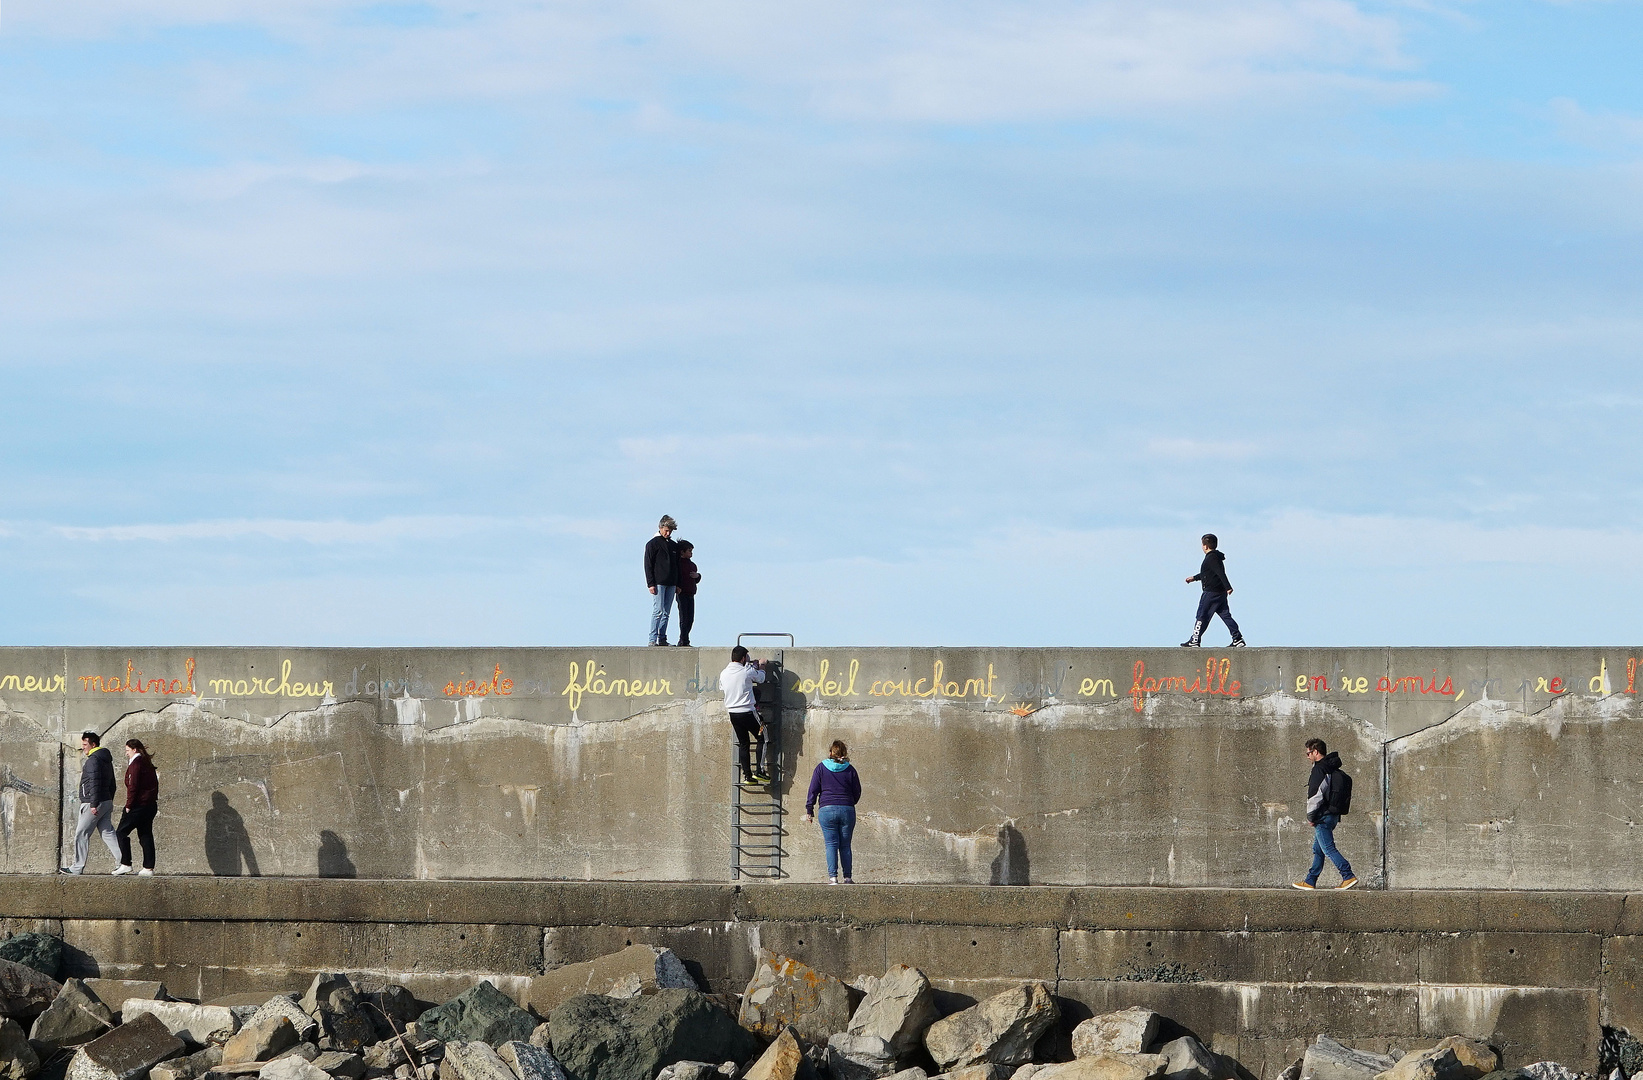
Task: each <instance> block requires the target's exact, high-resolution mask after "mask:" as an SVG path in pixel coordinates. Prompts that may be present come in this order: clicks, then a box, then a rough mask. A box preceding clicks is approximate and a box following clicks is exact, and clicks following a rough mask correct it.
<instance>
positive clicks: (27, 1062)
mask: <svg viewBox="0 0 1643 1080" xmlns="http://www.w3.org/2000/svg"><path fill="white" fill-rule="evenodd" d="M39 1070H40V1055H39V1054H36V1053H35V1052H34V1047H32V1046H30V1045H29V1037H28V1032H26V1031H24V1030H23V1025H21V1024H19V1023H18V1022H17V1021H15V1020H13V1019H12V1018H11V1017H9V1016H8V1017H6V1018H5V1019H0V1080H26V1078H27V1077H30V1076H33V1075H34V1074H35V1073H36V1072H38V1071H39Z"/></svg>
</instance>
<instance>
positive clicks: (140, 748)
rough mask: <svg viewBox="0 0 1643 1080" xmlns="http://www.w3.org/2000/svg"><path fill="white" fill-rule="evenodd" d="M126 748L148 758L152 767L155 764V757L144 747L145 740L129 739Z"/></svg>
mask: <svg viewBox="0 0 1643 1080" xmlns="http://www.w3.org/2000/svg"><path fill="white" fill-rule="evenodd" d="M126 746H127V747H129V748H130V749H132V750H135V751H137V753H139V754H141V755H143V757H145V758H147V759H148V763H149V764H150V765H152V764H154V755H153V754H151V753H149V750H148V747H146V746H144V745H143V740H141V739H127V740H126Z"/></svg>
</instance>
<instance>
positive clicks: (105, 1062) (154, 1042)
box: [67, 1016, 186, 1080]
mask: <svg viewBox="0 0 1643 1080" xmlns="http://www.w3.org/2000/svg"><path fill="white" fill-rule="evenodd" d="M185 1049H186V1047H184V1046H183V1041H182V1040H181V1039H179V1038H177V1036H175V1035H173V1034H171V1032H169V1031H167V1030H166V1029H165V1025H164V1024H162V1023H161V1022H160V1021H159V1018H158V1017H154V1016H139V1017H138V1018H137V1019H135V1020H133V1021H131V1022H130V1023H129V1024H121V1025H120V1026H119V1027H117V1028H115V1029H114V1030H113V1031H110V1032H109V1033H108V1034H106V1035H103V1036H101V1037H99V1038H96V1039H93V1040H91V1041H90V1042H88V1043H86V1044H85V1045H84V1046H82V1047H80V1049H78V1050H76V1051H75V1052H74V1057H73V1058H72V1059H71V1060H70V1061H69V1063H68V1074H67V1080H137V1078H139V1077H142V1076H144V1075H145V1074H147V1072H148V1071H149V1070H150V1069H152V1068H153V1067H154V1066H156V1065H158V1064H159V1063H160V1062H162V1061H166V1060H168V1059H170V1058H174V1057H178V1056H180V1055H181V1054H182V1053H183V1051H184V1050H185Z"/></svg>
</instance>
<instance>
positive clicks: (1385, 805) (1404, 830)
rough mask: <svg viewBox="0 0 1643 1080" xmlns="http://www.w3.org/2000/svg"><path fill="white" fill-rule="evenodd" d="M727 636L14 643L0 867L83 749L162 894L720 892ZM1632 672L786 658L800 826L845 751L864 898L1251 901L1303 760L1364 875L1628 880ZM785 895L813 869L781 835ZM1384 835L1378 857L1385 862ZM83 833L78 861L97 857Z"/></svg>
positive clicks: (1369, 663) (20, 854)
mask: <svg viewBox="0 0 1643 1080" xmlns="http://www.w3.org/2000/svg"><path fill="white" fill-rule="evenodd" d="M725 660H726V654H725V652H724V651H723V650H717V649H700V650H698V649H666V650H662V649H644V648H628V649H467V650H461V649H421V650H393V649H333V650H315V649H173V648H166V649H134V650H133V649H100V648H99V649H67V650H65V649H0V746H3V749H4V753H3V754H0V871H12V872H18V871H26V872H38V873H45V872H50V871H51V870H52V869H53V868H54V867H55V866H56V865H60V863H61V862H62V861H65V860H64V859H63V848H62V845H63V842H64V841H63V836H64V835H65V834H67V835H69V836H70V837H71V836H72V820H73V815H74V813H75V810H76V804H75V798H74V793H75V789H76V781H77V777H78V771H79V767H80V755H79V752H78V746H77V737H78V733H79V732H80V730H82V729H84V728H91V729H95V730H98V731H101V732H103V733H104V737H105V741H108V742H112V743H117V742H119V741H121V740H123V739H125V738H128V737H131V736H137V737H139V738H142V739H143V740H144V741H145V742H147V743H148V744H149V745H150V746H151V747H153V748H154V750H155V751H156V761H157V764H158V766H159V769H160V783H161V792H162V795H161V801H160V814H159V817H158V819H157V821H156V823H155V829H156V833H157V838H158V844H159V851H160V860H161V871H162V872H163V873H173V874H175V873H197V874H216V875H221V876H235V875H245V876H257V875H262V876H276V875H283V876H322V877H350V876H358V877H367V878H444V879H451V878H498V877H507V878H533V879H596V880H597V879H609V880H634V879H645V880H724V879H725V878H726V877H727V876H728V844H729V840H728V815H727V813H726V810H725V807H726V801H727V798H728V786H729V785H728V781H729V777H730V771H731V769H730V755H731V739H730V729H729V725H728V724H727V723H726V721H725V717H724V712H723V708H722V704H721V702H720V700H719V695H718V691H717V683H716V675H717V672H718V671H719V669H720V668H721V667H722V666H723V664H724V663H725ZM1640 660H1643V649H1630V648H1581V649H1441V650H1433V649H1399V650H1387V649H1245V650H1216V649H1204V650H1184V649H1133V650H1125V649H1083V650H1068V649H993V650H989V649H792V650H788V651H787V652H786V654H785V657H784V661H785V665H786V666H785V670H784V672H783V688H784V697H783V701H784V719H783V723H784V730H785V732H786V735H785V738H784V746H785V750H786V753H787V759H786V761H785V762H784V764H785V766H786V768H787V771H788V775H789V781H790V786H789V788H788V791H787V795H788V799H789V807H790V809H793V810H798V809H799V808H800V806H801V805H802V800H803V794H804V788H805V785H806V782H807V781H808V777H809V773H810V770H811V768H812V767H813V766H814V764H815V762H816V760H817V759H818V758H819V757H820V756H821V753H822V749H823V748H824V747H825V746H826V745H827V744H828V743H829V742H830V741H831V740H832V739H834V738H842V739H844V740H845V741H846V742H848V743H849V744H850V745H851V746H852V748H853V757H854V760H855V762H856V765H857V768H858V770H859V771H860V772H861V775H862V780H863V787H864V798H863V801H862V804H861V807H860V818H859V821H858V824H857V828H856V834H855V852H856V877H857V878H858V879H860V880H869V881H871V880H879V881H905V882H963V883H977V884H986V883H1000V884H1024V883H1052V884H1054V883H1060V884H1158V885H1211V886H1226V887H1242V886H1258V885H1259V886H1265V885H1275V884H1280V883H1284V882H1287V881H1289V880H1291V879H1293V878H1294V877H1296V876H1298V875H1299V874H1300V873H1301V872H1302V871H1303V870H1304V868H1305V865H1306V863H1307V861H1308V848H1309V845H1310V841H1311V835H1310V830H1309V829H1308V828H1307V827H1306V826H1305V824H1304V820H1303V818H1304V815H1303V812H1302V804H1303V784H1304V781H1305V775H1306V771H1307V767H1306V762H1305V761H1304V760H1303V758H1302V756H1301V749H1300V747H1301V743H1302V742H1303V741H1304V740H1305V739H1307V738H1310V737H1313V736H1317V737H1321V738H1323V739H1325V740H1326V741H1328V742H1329V744H1330V745H1331V747H1332V748H1334V749H1337V750H1339V751H1340V753H1341V755H1342V758H1343V760H1344V761H1345V763H1346V767H1347V769H1348V771H1350V772H1351V773H1352V774H1353V776H1354V777H1355V780H1356V794H1355V800H1354V812H1353V813H1352V814H1351V815H1350V816H1349V817H1348V818H1347V819H1346V821H1345V822H1344V823H1343V824H1342V826H1341V828H1340V829H1339V831H1338V832H1337V839H1338V842H1339V844H1340V846H1341V848H1342V850H1343V851H1345V852H1346V853H1347V855H1348V856H1349V857H1350V858H1351V859H1352V861H1353V864H1354V866H1355V868H1356V869H1357V870H1358V873H1359V876H1360V877H1361V878H1362V879H1363V880H1364V881H1365V883H1366V884H1370V885H1374V884H1387V885H1391V886H1394V887H1406V888H1439V887H1452V886H1464V887H1474V888H1518V889H1555V888H1568V887H1578V888H1592V889H1613V888H1643V858H1640V857H1639V856H1640V855H1643V831H1640V830H1638V829H1637V828H1635V827H1634V825H1635V821H1634V818H1635V815H1634V814H1633V812H1632V810H1631V809H1630V808H1631V807H1633V806H1635V805H1637V798H1636V796H1637V792H1636V791H1635V790H1634V788H1635V787H1636V785H1638V784H1639V783H1643V781H1639V780H1638V779H1636V778H1637V777H1638V776H1643V769H1640V768H1639V767H1638V766H1639V765H1640V764H1643V762H1640V761H1639V760H1638V759H1639V756H1640V755H1643V751H1640V750H1637V749H1634V748H1635V747H1637V746H1640V745H1643V742H1640V741H1639V740H1638V739H1637V738H1635V737H1634V734H1635V732H1636V730H1637V728H1636V727H1635V726H1634V725H1637V724H1639V722H1640V721H1643V712H1640V711H1639V707H1638V704H1637V696H1638V694H1639V692H1640V689H1643V687H1640V685H1639V683H1640V682H1643V671H1640V668H1639V662H1640ZM789 824H790V834H789V836H788V838H787V845H788V849H789V852H790V857H789V859H788V860H787V863H786V869H787V870H788V872H789V874H790V875H791V876H792V877H793V878H795V879H797V880H819V879H820V878H821V876H822V875H823V861H822V856H821V841H820V836H819V835H818V833H817V831H816V829H815V828H814V827H813V826H809V827H807V826H804V825H802V824H800V823H799V815H798V814H797V813H795V814H794V815H793V816H792V817H791V818H790V819H789ZM1383 838H1384V850H1383V843H1382V842H1383ZM106 858H107V853H106V852H102V851H101V850H100V849H99V848H97V846H96V845H94V846H93V851H92V864H91V868H90V869H91V871H92V872H93V873H97V872H101V871H104V870H106V869H108V868H109V867H108V866H107V865H106V864H105V863H104V862H102V861H99V860H106Z"/></svg>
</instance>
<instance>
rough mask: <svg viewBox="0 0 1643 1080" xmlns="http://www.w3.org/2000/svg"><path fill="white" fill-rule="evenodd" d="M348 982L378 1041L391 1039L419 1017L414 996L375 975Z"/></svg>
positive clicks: (353, 976)
mask: <svg viewBox="0 0 1643 1080" xmlns="http://www.w3.org/2000/svg"><path fill="white" fill-rule="evenodd" d="M349 981H350V982H352V983H353V984H354V993H355V995H357V996H358V998H359V1003H360V1008H361V1010H362V1011H363V1012H364V1013H365V1014H366V1015H367V1016H369V1017H370V1018H371V1022H372V1023H373V1024H375V1025H376V1032H377V1040H378V1041H381V1040H383V1039H391V1038H393V1037H394V1035H395V1034H396V1033H398V1032H402V1031H404V1030H405V1025H406V1024H409V1023H410V1022H411V1021H413V1020H415V1019H416V1018H417V1017H419V1016H421V1015H422V1006H421V1005H419V1004H417V1000H416V995H415V994H413V993H411V991H410V990H409V989H407V988H406V987H404V986H402V985H400V984H399V983H396V982H389V981H388V980H387V979H384V978H381V977H380V976H374V975H352V976H349Z"/></svg>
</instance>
